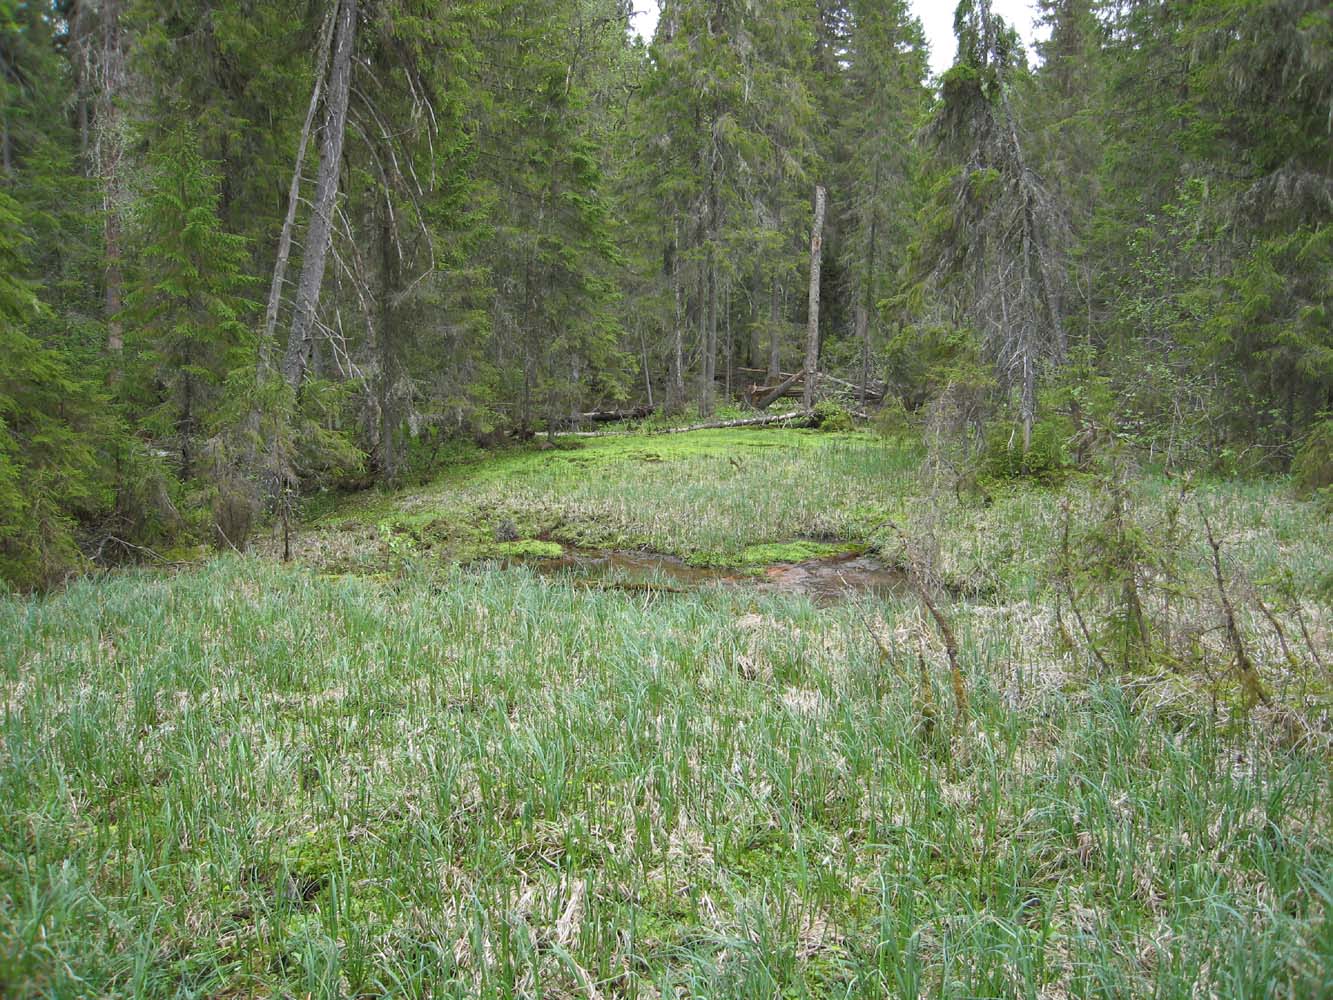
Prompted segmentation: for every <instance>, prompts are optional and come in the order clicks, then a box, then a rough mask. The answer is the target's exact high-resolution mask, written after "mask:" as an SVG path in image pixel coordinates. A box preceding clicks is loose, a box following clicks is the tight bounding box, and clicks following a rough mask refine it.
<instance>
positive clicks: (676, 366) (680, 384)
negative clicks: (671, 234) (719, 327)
mask: <svg viewBox="0 0 1333 1000" xmlns="http://www.w3.org/2000/svg"><path fill="white" fill-rule="evenodd" d="M671 287H672V290H673V292H674V297H675V304H676V309H675V321H674V323H673V325H672V330H671V384H670V385H669V386H668V387H667V409H668V410H670V411H671V412H673V413H677V412H679V411H680V410H681V409H682V408H683V407H684V406H685V289H684V288H682V287H681V283H680V246H679V244H677V245H676V247H675V252H674V253H673V255H672V263H671Z"/></svg>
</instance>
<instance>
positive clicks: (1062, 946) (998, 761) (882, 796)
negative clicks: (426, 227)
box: [0, 430, 1333, 1000]
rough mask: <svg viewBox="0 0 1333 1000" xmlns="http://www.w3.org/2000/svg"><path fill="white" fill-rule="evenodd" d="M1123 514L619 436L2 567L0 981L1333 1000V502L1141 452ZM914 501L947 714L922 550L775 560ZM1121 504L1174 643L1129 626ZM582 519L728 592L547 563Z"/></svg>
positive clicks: (1083, 483) (577, 532)
mask: <svg viewBox="0 0 1333 1000" xmlns="http://www.w3.org/2000/svg"><path fill="white" fill-rule="evenodd" d="M1111 502H1112V501H1111V499H1110V498H1109V496H1108V491H1107V490H1106V489H1105V488H1104V486H1103V485H1100V484H1099V483H1098V481H1097V480H1095V479H1092V478H1090V477H1072V478H1070V479H1068V480H1066V481H1064V482H1063V483H1061V484H1058V485H1055V486H1046V487H1029V486H1014V487H1008V488H1003V489H1000V488H993V489H991V490H990V497H989V502H983V501H979V500H975V499H971V498H969V497H967V496H966V495H964V496H963V498H962V499H960V498H958V497H956V496H955V495H954V493H953V491H952V490H951V489H947V490H946V489H937V488H935V487H934V486H933V485H932V483H931V479H930V477H929V476H927V475H925V474H924V473H923V453H922V450H921V448H920V447H919V445H917V444H915V443H912V442H900V441H884V440H880V439H877V438H874V437H871V436H869V435H820V434H817V433H813V432H806V431H778V430H768V431H730V432H703V433H698V434H688V435H680V436H673V437H649V436H638V435H635V436H630V437H616V438H597V439H589V440H587V441H585V442H582V446H581V447H574V446H572V445H570V446H558V447H556V448H553V449H550V450H537V449H531V450H523V451H515V452H512V453H506V454H501V455H498V456H491V457H489V458H486V459H483V460H478V461H476V462H470V463H463V464H460V465H459V466H457V467H456V468H454V470H453V471H451V472H450V473H449V474H447V475H445V476H444V477H442V478H440V479H439V480H437V481H435V482H434V483H432V484H430V485H429V486H425V487H419V488H414V489H410V490H406V491H403V492H401V493H399V494H395V495H392V496H386V495H380V494H367V495H363V496H360V497H356V498H352V499H349V500H343V501H342V502H340V503H337V504H330V505H329V506H327V507H326V509H324V510H321V511H318V512H317V516H314V517H313V518H312V520H311V522H310V523H309V524H307V525H303V526H302V528H301V530H300V531H299V532H298V534H297V536H296V561H295V562H294V563H293V564H292V565H289V566H283V565H281V564H278V563H276V562H275V561H273V560H272V559H271V558H265V557H260V556H256V557H238V556H230V557H221V558H217V559H214V560H211V561H208V562H206V563H202V564H200V565H198V566H193V567H188V568H184V569H181V570H179V571H175V572H160V571H150V570H140V571H132V572H125V573H119V574H115V575H111V576H108V577H104V578H101V579H88V580H84V581H80V582H75V583H73V584H71V585H70V586H69V587H67V588H66V589H64V590H63V591H61V592H60V593H57V594H53V595H50V596H47V597H44V598H17V597H7V598H0V637H2V639H3V641H0V700H2V701H3V704H4V711H3V716H2V717H0V718H2V719H3V725H4V729H3V739H2V740H0V995H3V996H5V997H16V998H19V997H29V996H32V997H36V996H52V997H55V996H126V997H129V996H135V997H140V996H143V997H156V996H161V997H167V996H173V997H174V996H200V997H216V998H221V997H242V996H274V997H278V996H284V997H285V996H299V997H306V996H310V997H329V998H332V997H369V996H418V997H421V996H431V997H443V996H456V997H460V998H461V997H494V998H500V997H511V996H546V997H561V998H563V997H586V998H593V997H604V998H610V997H645V998H647V997H667V996H671V997H676V996H692V997H718V998H722V997H726V998H735V997H753V998H765V1000H767V998H773V997H784V998H785V997H807V996H808V997H820V998H823V997H829V998H832V997H877V998H878V997H884V996H893V997H917V996H944V997H959V998H962V997H1015V996H1023V997H1041V998H1052V1000H1054V998H1062V997H1094V996H1095V997H1122V996H1146V995H1152V996H1157V997H1164V998H1176V997H1179V998H1185V997H1191V998H1192V997H1197V996H1218V997H1240V996H1266V997H1269V996H1273V997H1293V998H1295V997H1315V996H1329V995H1333V777H1330V774H1331V773H1333V772H1330V768H1329V762H1330V748H1329V743H1330V722H1329V715H1330V688H1331V687H1333V680H1331V679H1330V676H1329V674H1328V670H1327V664H1328V663H1329V659H1330V657H1329V646H1330V642H1329V636H1330V628H1331V627H1333V609H1330V607H1329V598H1328V585H1329V584H1328V576H1329V572H1330V566H1329V552H1330V550H1333V532H1331V531H1330V525H1329V522H1328V519H1327V516H1326V514H1325V513H1323V512H1322V511H1320V510H1319V509H1318V508H1317V507H1316V506H1314V505H1312V504H1307V503H1303V502H1300V501H1298V500H1295V499H1293V498H1292V497H1291V495H1290V493H1289V491H1288V490H1287V488H1286V487H1285V485H1284V484H1282V483H1281V482H1276V481H1273V482H1267V481H1265V482H1257V481H1204V482H1199V483H1197V484H1194V485H1193V486H1192V487H1191V489H1190V492H1189V494H1188V496H1186V495H1185V494H1183V493H1182V487H1181V484H1180V483H1179V482H1178V481H1172V480H1169V479H1167V478H1165V477H1161V476H1157V475H1153V474H1150V473H1147V472H1143V473H1140V474H1137V475H1136V476H1134V477H1133V478H1132V479H1131V480H1128V481H1127V482H1126V483H1125V486H1124V493H1123V495H1122V496H1121V499H1120V500H1119V501H1118V502H1117V503H1116V504H1115V505H1114V507H1113V506H1112V505H1111ZM1065 503H1067V504H1068V506H1069V509H1070V510H1071V518H1070V519H1071V522H1072V524H1073V529H1072V541H1071V543H1070V544H1069V545H1063V544H1062V537H1063V535H1064V531H1065V521H1064V514H1063V510H1062V505H1063V504H1065ZM1112 510H1119V511H1120V512H1121V513H1120V515H1119V521H1118V522H1113V521H1112V520H1111V518H1110V515H1109V514H1108V511H1112ZM1201 511H1203V512H1206V513H1207V515H1208V518H1209V522H1210V524H1211V527H1212V529H1213V531H1214V533H1215V534H1216V536H1217V539H1218V542H1219V548H1220V553H1221V565H1222V568H1223V573H1224V576H1225V580H1226V584H1227V588H1228V592H1229V594H1230V596H1231V602H1232V604H1233V606H1234V607H1233V610H1234V613H1235V616H1236V620H1237V627H1238V629H1239V631H1240V632H1241V634H1242V636H1243V639H1244V641H1245V643H1246V649H1247V653H1248V655H1249V656H1250V657H1251V658H1252V660H1253V661H1254V664H1255V667H1256V669H1257V671H1258V674H1259V676H1260V678H1261V680H1262V683H1263V685H1264V687H1265V689H1266V690H1267V692H1268V694H1269V703H1268V704H1266V705H1249V704H1247V700H1246V698H1245V696H1244V693H1243V691H1242V690H1241V687H1240V685H1239V684H1238V683H1237V681H1236V678H1235V671H1234V669H1232V665H1231V662H1230V661H1231V656H1230V653H1229V647H1228V641H1229V640H1228V637H1227V634H1226V630H1225V629H1224V628H1222V627H1221V626H1222V623H1223V620H1224V618H1223V611H1222V609H1221V607H1220V601H1219V600H1218V597H1217V591H1216V585H1215V577H1214V571H1213V568H1212V562H1211V549H1210V546H1209V545H1208V543H1207V539H1206V536H1205V529H1204V528H1203V526H1202V517H1201V513H1200V512H1201ZM890 519H891V520H893V521H894V522H895V523H897V524H899V525H901V526H902V527H903V528H904V529H905V530H906V531H907V532H908V533H909V534H910V535H911V536H912V538H913V540H914V543H915V544H916V546H917V550H918V551H917V554H916V560H917V562H918V563H925V562H928V563H929V564H930V566H931V567H933V573H934V575H935V576H936V577H937V578H938V580H939V583H940V589H939V594H941V595H943V596H942V598H941V599H940V607H941V611H942V613H943V614H944V615H945V617H946V618H947V620H948V621H949V622H950V624H951V627H952V630H953V632H954V633H955V634H956V638H957V644H958V655H959V660H960V664H961V667H962V671H963V679H964V681H965V684H966V687H967V692H968V695H969V703H968V707H967V711H966V713H965V714H964V715H962V716H961V717H960V716H959V715H957V714H956V713H955V708H954V700H953V699H954V696H953V693H952V689H951V686H950V677H949V670H948V665H947V659H946V656H945V653H944V650H943V647H942V644H941V641H940V638H939V633H938V629H937V627H936V625H935V624H934V623H933V621H932V619H931V618H930V616H929V615H928V614H927V613H926V612H925V611H924V610H923V608H922V607H921V604H920V602H919V599H918V598H917V596H916V595H915V594H914V592H913V590H912V588H911V587H909V586H906V585H905V583H904V585H903V586H901V587H892V588H887V589H883V590H877V591H874V592H868V593H859V594H853V595H851V596H849V597H848V598H847V599H845V600H836V601H815V600H812V599H811V597H810V596H809V595H806V594H802V593H787V592H783V591H781V590H777V591H774V590H766V589H763V588H760V587H757V586H748V585H746V580H747V578H748V577H749V576H750V575H753V574H755V573H757V572H759V571H760V570H762V569H763V568H764V567H767V566H770V565H771V564H774V563H782V562H784V561H800V560H806V559H824V558H828V557H830V556H835V555H839V554H842V553H847V552H855V553H858V554H861V553H864V554H865V555H866V556H867V557H873V558H878V559H879V560H881V562H882V563H883V564H884V565H885V566H890V567H898V568H900V569H906V568H908V567H907V565H906V562H905V561H904V556H903V553H902V547H901V543H900V541H899V540H898V538H897V536H896V535H895V534H894V533H893V531H892V529H888V528H885V527H884V523H885V522H886V521H888V520H890ZM1116 524H1118V525H1119V527H1118V528H1115V531H1118V532H1119V534H1118V535H1117V537H1121V538H1122V540H1123V539H1129V540H1130V541H1131V542H1132V543H1133V544H1132V545H1131V548H1132V550H1133V551H1134V552H1136V553H1137V555H1136V556H1135V558H1136V559H1139V560H1142V564H1143V565H1142V594H1141V601H1142V604H1143V606H1144V609H1145V613H1146V615H1147V616H1148V617H1149V618H1150V619H1151V621H1152V622H1153V624H1154V628H1155V630H1157V631H1159V632H1163V633H1165V638H1163V639H1162V640H1161V642H1162V647H1163V652H1162V655H1160V656H1157V655H1154V656H1149V657H1145V658H1141V659H1137V660H1133V661H1132V662H1131V661H1129V660H1128V659H1127V660H1125V661H1124V662H1122V660H1121V659H1120V658H1118V656H1117V655H1116V653H1115V649H1116V648H1117V647H1116V645H1115V642H1116V641H1117V639H1116V637H1117V636H1122V634H1123V630H1117V623H1118V622H1119V618H1118V617H1117V615H1118V611H1117V608H1118V607H1119V605H1118V604H1117V600H1118V595H1121V591H1120V590H1119V589H1118V584H1116V583H1115V579H1116V578H1115V576H1114V573H1113V571H1112V569H1108V568H1107V566H1106V560H1105V559H1104V558H1102V556H1101V555H1100V554H1101V553H1102V552H1103V550H1104V549H1106V547H1107V545H1108V543H1107V540H1106V539H1107V536H1108V533H1114V532H1113V531H1112V528H1113V527H1114V526H1115V525H1116ZM497 539H507V540H497ZM555 546H559V547H560V548H561V550H562V551H567V550H569V549H571V548H574V549H577V550H579V551H588V550H596V551H604V550H647V551H651V552H655V553H660V554H664V555H670V556H674V557H677V558H679V559H680V560H681V563H682V564H683V565H687V566H691V567H696V568H701V569H719V568H725V569H726V570H727V571H728V574H729V579H730V580H731V582H727V583H718V582H716V581H714V580H712V579H710V578H705V577H701V578H700V579H699V582H698V584H697V585H690V586H678V587H673V588H671V589H668V588H665V587H664V588H661V589H657V590H645V589H638V588H627V589H620V588H617V587H615V586H608V587H600V586H593V587H589V586H585V585H582V584H583V582H584V581H581V580H580V579H579V578H578V577H576V576H574V575H570V574H564V573H556V574H551V573H547V572H544V571H541V570H539V569H538V568H537V567H536V566H533V565H528V564H526V563H524V562H523V559H524V558H541V557H546V558H550V557H552V556H553V555H554V554H555V549H554V547H555ZM1123 549H1124V546H1120V547H1118V548H1116V549H1115V550H1114V551H1115V552H1116V553H1122V551H1123ZM1062 553H1063V555H1062ZM1062 560H1063V562H1065V563H1069V562H1076V563H1078V564H1079V565H1080V566H1082V567H1084V569H1085V570H1086V573H1085V574H1084V575H1083V576H1080V578H1079V579H1080V581H1081V583H1080V585H1079V589H1078V591H1077V592H1078V593H1079V595H1080V599H1081V600H1082V602H1083V606H1082V607H1083V614H1084V616H1085V618H1086V624H1087V625H1088V626H1089V633H1090V638H1091V643H1089V642H1086V641H1082V640H1081V639H1080V638H1079V636H1078V634H1077V633H1076V634H1075V636H1074V641H1069V635H1068V633H1069V632H1071V631H1074V630H1075V625H1074V624H1073V623H1072V622H1070V621H1069V618H1070V617H1071V616H1070V611H1069V608H1068V606H1067V605H1066V606H1065V610H1064V613H1063V617H1057V613H1056V608H1057V604H1056V597H1055V595H1056V593H1057V585H1058V573H1057V572H1056V568H1057V567H1058V566H1060V565H1061V564H1062ZM733 571H734V572H733ZM733 578H734V579H733ZM737 581H739V582H737ZM1108 581H1110V582H1109V583H1108ZM676 582H677V583H679V580H677V581H676ZM677 590H679V591H681V592H677ZM1261 600H1262V606H1261V603H1260V602H1261ZM1268 615H1271V616H1272V618H1273V619H1274V620H1276V621H1278V623H1279V624H1280V625H1281V626H1282V635H1281V637H1279V635H1278V632H1277V630H1276V629H1274V628H1273V627H1272V625H1271V623H1270V621H1269V619H1268V617H1267V616H1268ZM1062 622H1063V623H1064V624H1063V630H1062V624H1061V623H1062ZM1094 649H1096V650H1097V651H1098V652H1097V653H1094ZM1180 649H1187V650H1189V651H1190V655H1188V656H1186V655H1183V654H1182V655H1179V656H1169V655H1167V652H1168V651H1169V650H1180ZM1098 653H1099V654H1100V655H1101V656H1102V657H1103V659H1105V660H1106V661H1107V662H1106V663H1104V664H1103V663H1100V662H1099V661H1098V659H1097V655H1098ZM1320 658H1322V661H1323V663H1322V665H1321V664H1318V663H1317V660H1319V659H1320Z"/></svg>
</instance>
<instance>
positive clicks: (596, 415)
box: [579, 406, 657, 424]
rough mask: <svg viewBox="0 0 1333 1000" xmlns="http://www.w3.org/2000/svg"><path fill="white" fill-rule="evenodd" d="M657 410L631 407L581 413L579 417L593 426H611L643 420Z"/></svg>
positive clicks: (645, 407)
mask: <svg viewBox="0 0 1333 1000" xmlns="http://www.w3.org/2000/svg"><path fill="white" fill-rule="evenodd" d="M656 409H657V407H655V406H631V407H627V408H625V409H622V410H591V411H589V412H588V413H580V414H579V417H580V418H581V419H582V420H584V421H586V422H587V423H591V424H610V423H615V422H616V421H618V420H642V419H643V418H644V417H651V416H652V415H653V412H654V411H655V410H656Z"/></svg>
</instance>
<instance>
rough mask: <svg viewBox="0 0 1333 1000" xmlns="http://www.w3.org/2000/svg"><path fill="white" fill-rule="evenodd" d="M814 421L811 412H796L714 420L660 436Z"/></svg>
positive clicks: (670, 429) (669, 431) (665, 432)
mask: <svg viewBox="0 0 1333 1000" xmlns="http://www.w3.org/2000/svg"><path fill="white" fill-rule="evenodd" d="M811 419H812V414H811V413H810V411H809V410H796V411H795V412H792V413H775V414H769V415H768V416H766V417H746V418H745V419H743V420H714V421H711V422H709V423H706V424H691V425H690V426H689V427H666V428H663V429H662V430H660V431H656V432H655V433H658V434H686V433H688V432H690V431H720V430H725V429H727V428H730V427H768V426H771V425H775V424H788V423H790V424H808V423H810V421H811Z"/></svg>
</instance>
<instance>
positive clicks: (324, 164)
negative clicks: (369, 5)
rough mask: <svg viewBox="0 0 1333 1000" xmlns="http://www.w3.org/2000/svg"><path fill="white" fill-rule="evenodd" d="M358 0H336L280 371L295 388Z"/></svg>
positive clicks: (306, 346) (331, 195)
mask: <svg viewBox="0 0 1333 1000" xmlns="http://www.w3.org/2000/svg"><path fill="white" fill-rule="evenodd" d="M356 21H357V0H339V3H338V25H337V28H336V30H335V34H334V39H335V41H334V52H333V66H332V68H331V70H330V72H329V87H328V96H327V98H326V99H325V117H324V133H323V135H322V136H321V143H320V157H319V175H318V178H317V179H316V182H315V206H314V212H313V214H312V216H311V219H310V226H309V228H308V229H307V230H306V239H305V255H304V258H303V260H302V261H301V279H300V282H299V283H298V285H297V287H296V306H295V309H294V311H293V314H292V330H291V336H290V338H289V339H288V341H287V354H286V357H285V358H284V359H283V364H282V374H283V377H284V378H285V379H286V380H287V384H288V385H290V386H291V387H292V388H293V389H298V388H300V385H301V382H302V380H303V379H304V378H305V374H306V368H307V367H308V365H309V364H310V357H311V354H312V353H313V351H314V341H315V315H316V311H317V310H318V308H319V293H320V289H321V287H322V286H323V284H324V264H325V261H326V259H327V257H328V253H329V245H330V243H331V241H332V238H333V209H334V204H335V203H336V201H337V199H338V174H339V170H340V168H341V165H342V151H343V138H344V137H345V135H346V132H347V100H348V96H349V94H350V92H351V87H352V49H353V46H354V44H355V41H356Z"/></svg>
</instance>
